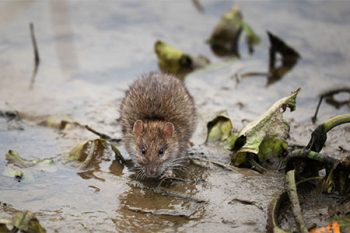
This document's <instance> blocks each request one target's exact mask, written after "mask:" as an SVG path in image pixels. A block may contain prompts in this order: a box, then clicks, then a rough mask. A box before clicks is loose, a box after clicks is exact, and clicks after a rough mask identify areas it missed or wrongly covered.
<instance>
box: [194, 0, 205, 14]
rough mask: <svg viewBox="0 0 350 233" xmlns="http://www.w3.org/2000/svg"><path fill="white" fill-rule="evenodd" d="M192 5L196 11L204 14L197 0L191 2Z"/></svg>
mask: <svg viewBox="0 0 350 233" xmlns="http://www.w3.org/2000/svg"><path fill="white" fill-rule="evenodd" d="M192 3H193V5H194V6H195V7H196V9H197V10H198V11H199V12H201V13H203V12H204V7H203V6H202V4H201V3H200V2H199V0H192Z"/></svg>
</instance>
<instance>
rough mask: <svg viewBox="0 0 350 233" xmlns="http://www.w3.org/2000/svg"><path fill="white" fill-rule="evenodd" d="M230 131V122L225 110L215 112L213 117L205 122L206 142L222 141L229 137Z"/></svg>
mask: <svg viewBox="0 0 350 233" xmlns="http://www.w3.org/2000/svg"><path fill="white" fill-rule="evenodd" d="M231 132H232V122H231V120H230V118H228V115H227V112H226V111H221V112H218V113H217V114H215V117H214V119H212V120H211V121H209V122H208V123H207V138H206V140H205V143H208V142H218V141H219V142H223V141H225V140H227V139H228V138H229V136H230V135H231Z"/></svg>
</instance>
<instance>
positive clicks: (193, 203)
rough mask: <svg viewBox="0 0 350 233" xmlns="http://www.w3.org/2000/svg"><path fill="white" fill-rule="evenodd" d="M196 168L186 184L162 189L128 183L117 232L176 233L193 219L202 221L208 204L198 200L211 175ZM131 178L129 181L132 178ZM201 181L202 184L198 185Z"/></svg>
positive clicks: (145, 182) (153, 184) (154, 184)
mask: <svg viewBox="0 0 350 233" xmlns="http://www.w3.org/2000/svg"><path fill="white" fill-rule="evenodd" d="M204 171H205V170H204V169H202V168H201V167H197V166H196V165H192V166H190V167H189V168H188V174H186V176H187V181H186V182H182V183H180V184H174V183H173V184H172V185H170V187H168V186H167V187H162V186H160V185H159V181H158V182H157V181H155V180H143V181H142V182H139V181H135V180H133V179H132V178H131V179H130V180H129V187H130V189H129V190H128V192H126V193H125V194H124V195H122V196H120V197H119V200H120V202H121V206H120V208H119V209H118V215H120V216H118V218H117V219H115V221H114V222H115V224H116V227H117V230H118V231H121V232H123V231H125V230H127V231H131V232H144V231H145V229H144V228H145V226H147V231H149V232H158V231H167V230H168V231H169V230H171V231H174V230H175V231H176V230H177V229H178V228H181V227H182V226H183V225H184V224H186V223H188V222H189V221H190V220H192V219H201V218H202V217H203V215H204V210H205V208H204V207H205V205H206V204H207V202H206V201H205V200H203V199H200V198H198V197H197V196H196V194H197V193H200V189H202V188H203V187H202V186H203V185H205V184H203V182H202V181H203V180H206V177H207V176H208V174H207V173H206V172H204ZM129 178H130V177H129ZM197 180H200V182H197Z"/></svg>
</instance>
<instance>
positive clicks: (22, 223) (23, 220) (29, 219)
mask: <svg viewBox="0 0 350 233" xmlns="http://www.w3.org/2000/svg"><path fill="white" fill-rule="evenodd" d="M12 225H13V226H14V227H16V228H17V229H18V230H21V231H23V232H26V233H45V232H46V230H45V228H43V227H42V226H41V225H40V223H39V220H38V219H37V218H36V217H35V215H34V214H33V213H32V212H30V211H25V212H18V213H16V214H15V215H14V216H13V218H12Z"/></svg>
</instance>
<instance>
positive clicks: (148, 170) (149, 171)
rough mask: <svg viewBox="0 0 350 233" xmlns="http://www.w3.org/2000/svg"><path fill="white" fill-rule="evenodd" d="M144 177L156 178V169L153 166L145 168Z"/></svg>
mask: <svg viewBox="0 0 350 233" xmlns="http://www.w3.org/2000/svg"><path fill="white" fill-rule="evenodd" d="M146 175H147V176H148V177H157V176H158V169H157V167H155V166H149V167H147V168H146Z"/></svg>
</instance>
